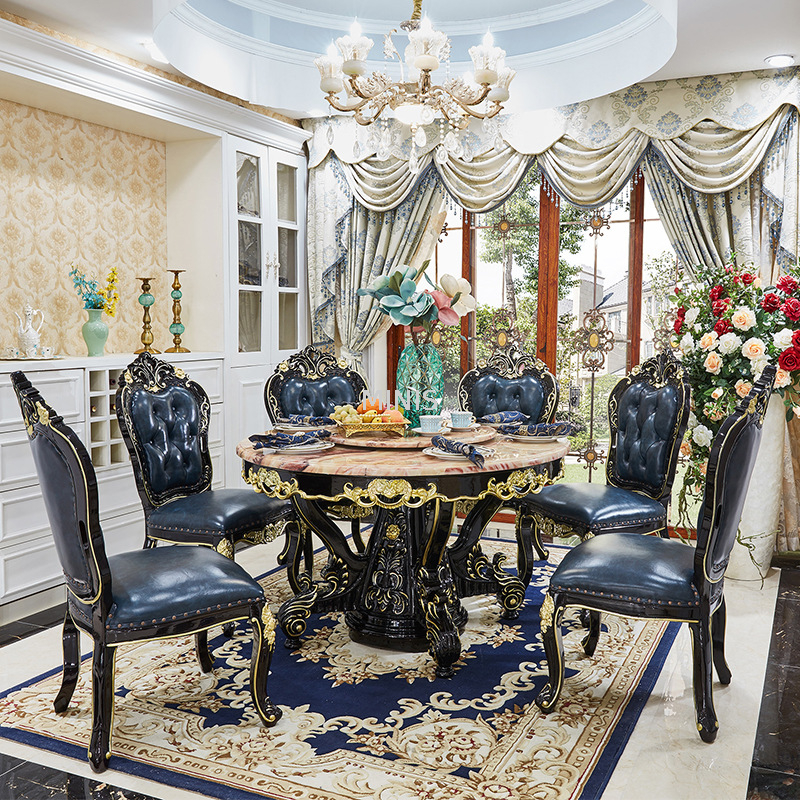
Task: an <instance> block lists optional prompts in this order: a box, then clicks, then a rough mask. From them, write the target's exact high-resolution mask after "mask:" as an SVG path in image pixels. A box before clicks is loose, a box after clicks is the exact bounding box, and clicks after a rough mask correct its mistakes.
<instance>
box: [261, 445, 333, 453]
mask: <svg viewBox="0 0 800 800" xmlns="http://www.w3.org/2000/svg"><path fill="white" fill-rule="evenodd" d="M331 447H336V444H335V443H334V442H306V443H305V444H290V445H289V446H288V447H262V448H261V449H260V450H259V451H258V452H260V453H319V452H321V451H322V450H330V449H331Z"/></svg>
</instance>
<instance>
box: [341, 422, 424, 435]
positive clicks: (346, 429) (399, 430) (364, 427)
mask: <svg viewBox="0 0 800 800" xmlns="http://www.w3.org/2000/svg"><path fill="white" fill-rule="evenodd" d="M408 424H409V423H408V420H403V422H340V423H339V429H340V430H341V431H342V433H343V434H344V437H345V439H347V438H349V437H350V436H354V435H355V434H357V433H396V434H397V435H398V436H402V435H403V433H404V432H405V429H406V428H407V427H408Z"/></svg>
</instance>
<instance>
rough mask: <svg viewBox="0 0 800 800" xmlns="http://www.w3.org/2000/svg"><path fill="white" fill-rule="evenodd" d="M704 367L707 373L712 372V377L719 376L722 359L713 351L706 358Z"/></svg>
mask: <svg viewBox="0 0 800 800" xmlns="http://www.w3.org/2000/svg"><path fill="white" fill-rule="evenodd" d="M703 366H704V367H705V368H706V372H710V373H711V374H712V375H719V371H720V370H721V369H722V357H721V356H720V355H719V353H715V352H714V351H713V350H712V351H711V352H710V353H709V354H708V355H707V356H706V360H705V361H704V362H703Z"/></svg>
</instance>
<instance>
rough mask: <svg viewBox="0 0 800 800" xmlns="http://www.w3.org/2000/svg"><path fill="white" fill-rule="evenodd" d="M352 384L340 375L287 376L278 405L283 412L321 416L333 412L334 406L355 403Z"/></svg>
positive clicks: (356, 398) (358, 399)
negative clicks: (306, 378) (307, 378)
mask: <svg viewBox="0 0 800 800" xmlns="http://www.w3.org/2000/svg"><path fill="white" fill-rule="evenodd" d="M359 402H360V398H359V397H357V396H356V392H355V388H354V387H353V385H352V384H351V383H350V382H349V381H348V380H347V379H346V378H344V377H343V376H342V375H331V376H330V377H328V378H320V379H319V380H316V381H310V380H305V379H303V378H289V379H288V380H287V381H286V382H285V383H284V384H283V387H282V388H281V393H280V407H281V410H282V412H283V414H285V415H286V414H302V415H303V416H311V417H322V416H329V415H330V414H332V413H333V409H334V407H335V406H343V405H345V404H347V403H350V404H351V405H357V404H358V403H359Z"/></svg>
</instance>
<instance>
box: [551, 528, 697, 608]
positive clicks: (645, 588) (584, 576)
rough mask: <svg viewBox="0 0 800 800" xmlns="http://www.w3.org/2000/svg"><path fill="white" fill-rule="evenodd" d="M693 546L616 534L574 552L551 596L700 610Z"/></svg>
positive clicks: (591, 541) (560, 569)
mask: <svg viewBox="0 0 800 800" xmlns="http://www.w3.org/2000/svg"><path fill="white" fill-rule="evenodd" d="M694 556H695V550H694V547H689V546H687V545H685V544H683V543H681V542H676V541H674V540H670V539H662V538H661V537H660V536H642V535H641V534H639V533H615V534H609V535H608V536H596V537H594V538H593V539H587V540H586V541H585V542H581V543H580V544H579V545H577V546H576V547H574V548H573V549H572V550H570V551H569V552H568V553H567V554H566V555H565V556H564V560H563V561H562V562H561V563H560V564H559V566H558V569H556V571H555V572H554V573H553V577H552V578H551V579H550V591H551V592H563V591H568V592H570V593H571V594H586V595H591V596H593V597H608V598H612V599H615V600H626V601H630V602H637V601H638V602H645V603H654V604H656V605H664V606H697V605H699V604H700V595H699V594H698V592H697V589H695V587H694V583H693V578H694Z"/></svg>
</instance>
